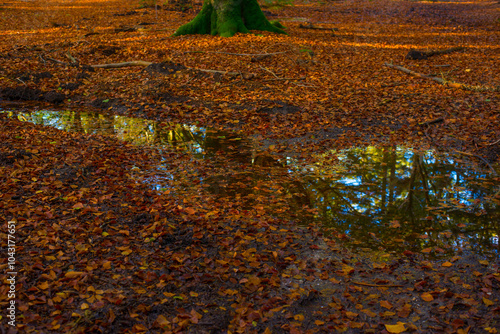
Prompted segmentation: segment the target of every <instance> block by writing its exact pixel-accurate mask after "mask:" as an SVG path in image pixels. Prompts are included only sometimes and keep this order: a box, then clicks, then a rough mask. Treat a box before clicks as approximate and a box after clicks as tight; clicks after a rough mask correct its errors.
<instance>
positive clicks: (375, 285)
mask: <svg viewBox="0 0 500 334" xmlns="http://www.w3.org/2000/svg"><path fill="white" fill-rule="evenodd" d="M351 283H353V284H357V285H364V286H373V287H377V288H401V287H403V286H404V285H401V284H373V283H364V282H355V281H351Z"/></svg>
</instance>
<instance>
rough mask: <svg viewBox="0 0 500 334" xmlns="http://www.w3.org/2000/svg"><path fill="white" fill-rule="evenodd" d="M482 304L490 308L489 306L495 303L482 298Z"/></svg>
mask: <svg viewBox="0 0 500 334" xmlns="http://www.w3.org/2000/svg"><path fill="white" fill-rule="evenodd" d="M483 303H484V305H486V306H491V305H493V304H495V302H493V301H492V300H489V299H487V298H484V297H483Z"/></svg>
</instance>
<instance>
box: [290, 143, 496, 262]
mask: <svg viewBox="0 0 500 334" xmlns="http://www.w3.org/2000/svg"><path fill="white" fill-rule="evenodd" d="M339 160H340V161H342V162H343V163H344V166H345V167H348V168H346V169H345V170H343V171H342V173H341V174H337V175H335V176H334V178H333V179H332V178H326V177H308V178H307V181H306V182H304V183H303V185H302V189H301V191H302V193H304V194H306V195H305V196H306V197H307V198H308V202H310V203H311V205H313V206H314V207H316V208H317V209H318V212H319V215H320V218H319V219H320V220H321V221H322V222H324V223H325V225H326V226H328V227H331V228H334V229H335V230H336V231H337V232H340V233H345V234H347V235H349V236H350V237H351V238H352V241H353V243H354V244H359V245H360V246H363V247H380V246H382V245H383V246H384V247H386V248H387V249H389V250H391V249H392V250H401V249H408V248H411V247H413V248H412V249H413V250H421V249H423V248H429V247H434V250H437V251H438V252H452V251H453V248H459V247H460V248H461V247H464V246H466V243H470V246H473V247H474V248H475V249H476V250H479V251H483V252H485V253H488V252H491V251H493V249H494V248H495V247H498V242H497V241H495V240H497V239H496V238H498V235H499V232H500V225H499V223H498V222H499V221H500V211H499V209H500V208H499V206H498V202H497V203H495V202H494V201H492V200H489V199H488V196H489V195H491V194H492V192H493V188H494V187H492V186H491V185H490V186H488V184H487V183H488V182H486V181H483V182H479V181H477V180H480V179H483V178H486V177H487V175H486V174H484V173H483V174H482V173H481V172H476V171H473V170H462V169H459V168H457V166H456V162H455V161H454V160H453V159H451V158H439V159H438V158H435V157H434V156H433V155H432V154H430V153H429V154H425V155H422V154H418V153H413V152H412V151H408V150H403V149H385V150H382V149H377V148H374V147H368V148H366V149H360V148H358V149H352V150H349V151H346V152H344V153H343V154H341V155H339ZM319 172H321V170H319ZM294 187H296V185H294ZM306 202H307V201H306ZM303 204H304V199H303V198H302V199H301V200H300V201H297V206H302V205H303ZM409 245H412V246H409ZM494 252H495V251H494ZM496 252H498V250H496Z"/></svg>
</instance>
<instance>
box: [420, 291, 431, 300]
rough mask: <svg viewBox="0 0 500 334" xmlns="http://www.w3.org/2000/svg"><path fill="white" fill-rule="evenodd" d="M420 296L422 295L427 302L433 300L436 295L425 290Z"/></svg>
mask: <svg viewBox="0 0 500 334" xmlns="http://www.w3.org/2000/svg"><path fill="white" fill-rule="evenodd" d="M420 297H422V299H423V300H425V301H426V302H431V301H433V300H434V297H432V295H431V294H430V293H428V292H424V293H423V294H422V295H421V296H420Z"/></svg>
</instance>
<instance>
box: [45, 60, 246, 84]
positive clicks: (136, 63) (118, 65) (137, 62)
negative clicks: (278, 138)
mask: <svg viewBox="0 0 500 334" xmlns="http://www.w3.org/2000/svg"><path fill="white" fill-rule="evenodd" d="M49 59H51V58H49ZM151 64H154V63H152V62H149V61H144V60H134V61H126V62H123V63H112V64H99V65H90V67H93V68H121V67H129V66H149V65H151ZM186 69H189V70H194V71H200V72H206V73H219V74H224V75H229V76H241V73H240V72H229V71H219V70H205V69H201V68H192V67H186ZM254 76H255V74H253V73H248V74H245V75H243V78H244V79H246V80H248V79H251V78H253V77H254Z"/></svg>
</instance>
